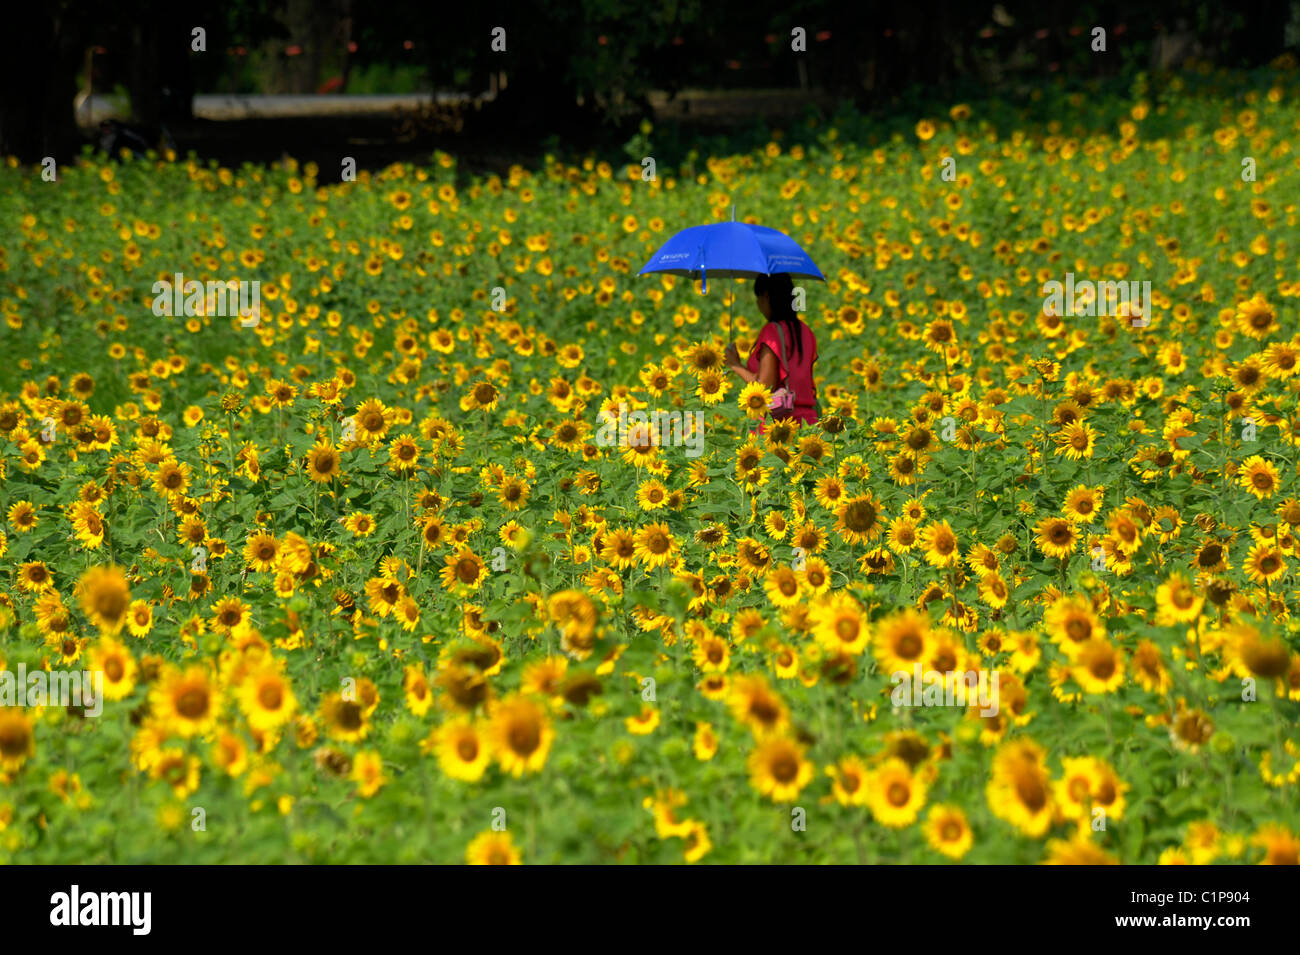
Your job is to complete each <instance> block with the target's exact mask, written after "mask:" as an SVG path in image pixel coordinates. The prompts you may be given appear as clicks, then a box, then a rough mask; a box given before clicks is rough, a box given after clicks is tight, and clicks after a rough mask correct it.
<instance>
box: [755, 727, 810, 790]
mask: <svg viewBox="0 0 1300 955" xmlns="http://www.w3.org/2000/svg"><path fill="white" fill-rule="evenodd" d="M746 766H747V767H748V769H749V780H750V783H751V784H752V785H753V787H754V788H755V789H757V790H758V792H759V793H760V794H761V795H763V796H767V797H768V798H770V799H771V800H772V801H773V802H792V801H793V800H795V799H797V798H798V797H799V793H800V791H801V790H802V789H803V788H804V787H805V786H807V785H808V783H809V782H811V781H812V778H813V771H814V770H813V764H812V763H811V762H809V761H808V760H807V759H805V758H804V754H803V747H801V746H800V745H799V744H798V743H796V742H794V741H793V740H790V739H787V738H786V737H784V736H773V737H771V738H769V739H767V740H764V741H763V742H760V743H759V744H758V746H757V747H756V748H755V749H754V751H753V752H752V753H750V754H749V758H748V759H747V760H746Z"/></svg>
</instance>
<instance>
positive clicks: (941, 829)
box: [924, 803, 975, 859]
mask: <svg viewBox="0 0 1300 955" xmlns="http://www.w3.org/2000/svg"><path fill="white" fill-rule="evenodd" d="M924 830H925V841H926V842H928V843H929V844H930V848H931V849H933V850H934V851H935V852H941V853H943V854H944V855H946V856H947V857H948V858H950V859H960V858H961V857H962V856H964V855H965V854H966V853H967V852H969V851H970V848H971V846H972V845H973V844H974V841H975V835H974V833H973V832H972V831H971V827H970V823H969V822H967V821H966V813H965V812H963V811H962V809H961V807H959V806H953V805H950V804H947V803H944V804H939V805H935V806H931V807H930V812H929V814H928V815H927V816H926V820H925V827H924Z"/></svg>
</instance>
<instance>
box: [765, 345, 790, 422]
mask: <svg viewBox="0 0 1300 955" xmlns="http://www.w3.org/2000/svg"><path fill="white" fill-rule="evenodd" d="M776 333H777V334H778V335H780V336H781V361H782V363H783V364H784V365H785V367H786V369H787V374H786V377H787V380H788V378H789V372H788V369H789V367H790V365H789V354H788V353H787V351H786V347H785V329H784V328H782V327H781V324H780V323H779V322H777V323H776ZM767 409H768V411H771V412H772V413H773V414H772V417H773V418H776V419H777V420H780V419H781V418H788V417H790V415H792V414H794V392H793V391H791V390H790V389H789V388H786V387H785V386H784V385H782V386H781V387H780V388H778V389H776V391H774V392H772V397H771V399H769V401H768V403H767ZM778 411H779V412H784V413H783V414H777V413H776V412H778Z"/></svg>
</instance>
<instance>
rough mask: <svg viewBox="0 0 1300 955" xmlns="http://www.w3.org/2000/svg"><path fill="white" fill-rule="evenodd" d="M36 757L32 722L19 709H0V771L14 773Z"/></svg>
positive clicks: (6, 707) (7, 707)
mask: <svg viewBox="0 0 1300 955" xmlns="http://www.w3.org/2000/svg"><path fill="white" fill-rule="evenodd" d="M35 755H36V734H35V732H34V729H33V726H32V721H31V720H30V719H28V718H27V715H26V714H25V713H24V712H23V711H22V710H20V709H17V708H15V707H12V706H5V707H0V770H3V771H4V772H6V773H12V772H16V771H17V770H19V769H21V768H22V765H23V763H24V762H26V761H27V760H28V759H30V758H31V757H32V756H35Z"/></svg>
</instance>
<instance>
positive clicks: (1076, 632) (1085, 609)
mask: <svg viewBox="0 0 1300 955" xmlns="http://www.w3.org/2000/svg"><path fill="white" fill-rule="evenodd" d="M1043 623H1044V624H1045V625H1046V627H1047V633H1048V636H1049V637H1050V638H1051V640H1052V642H1053V643H1055V644H1056V645H1057V646H1059V647H1060V648H1061V649H1062V651H1063V652H1064V653H1065V655H1066V656H1067V657H1069V658H1070V659H1071V660H1075V659H1076V658H1077V657H1078V654H1079V651H1080V650H1081V649H1082V648H1083V646H1084V645H1085V644H1086V643H1088V641H1090V640H1093V639H1098V640H1104V639H1105V637H1106V629H1105V627H1104V626H1103V625H1102V622H1101V620H1100V619H1099V618H1098V617H1097V614H1096V613H1095V612H1094V611H1093V609H1092V605H1091V603H1089V601H1088V599H1087V598H1086V597H1082V596H1073V597H1059V598H1057V599H1056V600H1055V601H1053V603H1052V604H1051V606H1049V607H1048V608H1047V610H1046V612H1045V613H1044V614H1043Z"/></svg>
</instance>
